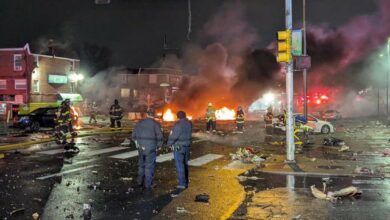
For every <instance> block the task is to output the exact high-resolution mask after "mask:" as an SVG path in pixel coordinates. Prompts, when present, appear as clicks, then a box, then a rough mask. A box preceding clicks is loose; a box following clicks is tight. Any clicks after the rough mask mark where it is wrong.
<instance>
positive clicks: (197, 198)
mask: <svg viewBox="0 0 390 220" xmlns="http://www.w3.org/2000/svg"><path fill="white" fill-rule="evenodd" d="M209 199H210V196H209V195H207V194H199V195H196V196H195V202H204V203H208V202H209Z"/></svg>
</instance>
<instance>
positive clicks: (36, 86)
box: [32, 79, 39, 93]
mask: <svg viewBox="0 0 390 220" xmlns="http://www.w3.org/2000/svg"><path fill="white" fill-rule="evenodd" d="M32 91H33V92H34V93H39V80H37V79H34V80H33V86H32Z"/></svg>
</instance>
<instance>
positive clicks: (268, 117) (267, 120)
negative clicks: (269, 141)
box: [264, 106, 274, 134]
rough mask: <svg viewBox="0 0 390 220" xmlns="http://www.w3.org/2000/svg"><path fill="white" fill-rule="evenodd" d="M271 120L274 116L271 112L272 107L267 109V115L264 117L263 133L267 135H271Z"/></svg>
mask: <svg viewBox="0 0 390 220" xmlns="http://www.w3.org/2000/svg"><path fill="white" fill-rule="evenodd" d="M273 118H274V114H273V112H272V106H270V107H268V108H267V113H266V114H265V116H264V122H265V132H266V133H267V134H273V131H274V129H273Z"/></svg>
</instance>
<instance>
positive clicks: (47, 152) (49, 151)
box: [37, 148, 64, 155]
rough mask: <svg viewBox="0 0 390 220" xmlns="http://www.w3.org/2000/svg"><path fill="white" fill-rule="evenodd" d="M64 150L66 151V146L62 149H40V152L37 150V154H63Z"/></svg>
mask: <svg viewBox="0 0 390 220" xmlns="http://www.w3.org/2000/svg"><path fill="white" fill-rule="evenodd" d="M63 152H64V148H61V149H55V150H47V151H40V152H37V154H45V155H54V154H61V153H63Z"/></svg>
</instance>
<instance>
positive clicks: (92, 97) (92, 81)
mask: <svg viewBox="0 0 390 220" xmlns="http://www.w3.org/2000/svg"><path fill="white" fill-rule="evenodd" d="M124 70H125V68H124V67H111V68H109V69H107V70H105V71H101V72H99V73H97V74H96V75H95V76H93V77H90V78H87V79H85V81H83V83H82V84H81V85H80V88H79V89H80V92H81V94H83V96H84V97H85V98H86V100H87V102H88V103H91V102H96V103H97V104H98V106H100V107H101V110H102V111H103V113H107V112H108V111H109V106H110V105H112V104H113V103H114V100H115V99H117V98H118V97H117V95H118V94H117V91H120V89H121V85H122V82H123V79H122V78H121V77H120V73H121V72H122V71H124ZM125 106H126V105H122V107H125Z"/></svg>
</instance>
